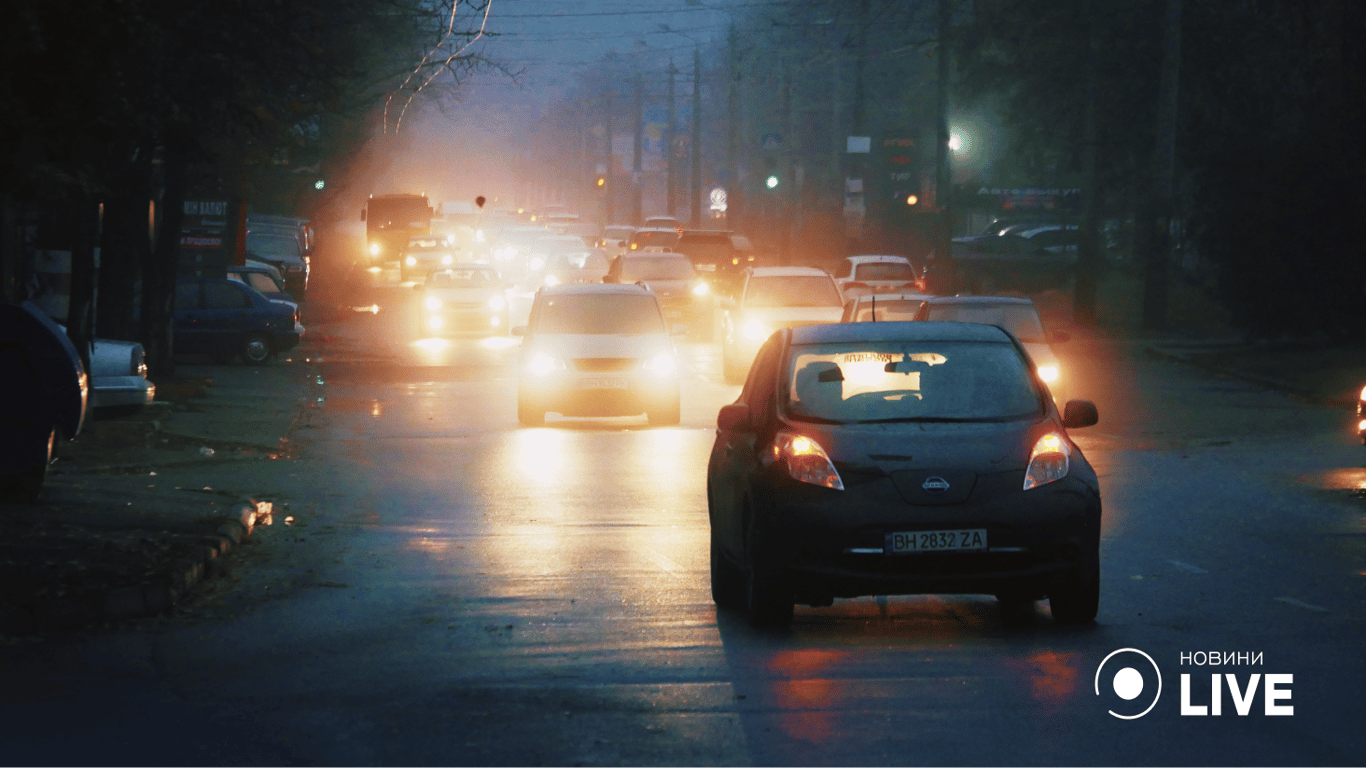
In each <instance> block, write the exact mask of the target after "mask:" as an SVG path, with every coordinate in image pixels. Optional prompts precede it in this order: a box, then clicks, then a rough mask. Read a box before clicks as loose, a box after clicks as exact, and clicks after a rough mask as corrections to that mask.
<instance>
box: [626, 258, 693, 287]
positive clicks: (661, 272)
mask: <svg viewBox="0 0 1366 768" xmlns="http://www.w3.org/2000/svg"><path fill="white" fill-rule="evenodd" d="M624 258H625V261H623V262H622V265H621V281H622V282H623V283H634V282H635V281H637V280H691V279H692V278H694V277H695V276H696V275H697V273H696V272H695V271H694V270H693V267H692V262H691V261H688V260H687V259H685V258H683V257H682V256H626V257H624Z"/></svg>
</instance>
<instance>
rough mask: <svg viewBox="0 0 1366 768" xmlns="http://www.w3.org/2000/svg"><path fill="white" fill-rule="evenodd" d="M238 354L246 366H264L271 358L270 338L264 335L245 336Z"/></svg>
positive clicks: (252, 334)
mask: <svg viewBox="0 0 1366 768" xmlns="http://www.w3.org/2000/svg"><path fill="white" fill-rule="evenodd" d="M238 354H240V355H241V356H242V362H244V363H246V364H247V365H265V364H266V363H267V362H268V361H269V360H270V358H271V351H270V338H269V337H267V336H266V335H265V334H264V333H251V334H247V337H246V338H245V339H243V340H242V349H241V351H239V352H238Z"/></svg>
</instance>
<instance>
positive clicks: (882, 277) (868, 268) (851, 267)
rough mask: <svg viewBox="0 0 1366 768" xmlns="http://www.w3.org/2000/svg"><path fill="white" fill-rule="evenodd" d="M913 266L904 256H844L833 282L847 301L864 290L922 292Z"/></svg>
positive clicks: (923, 285) (918, 277) (923, 287)
mask: <svg viewBox="0 0 1366 768" xmlns="http://www.w3.org/2000/svg"><path fill="white" fill-rule="evenodd" d="M920 278H921V276H920V274H919V272H918V271H917V270H916V268H915V265H914V264H912V263H911V260H910V259H908V258H906V257H905V256H874V255H863V256H848V257H845V259H844V263H843V266H842V267H841V268H840V270H839V274H838V275H837V276H836V277H835V282H836V283H838V284H839V287H840V293H841V294H843V295H844V299H845V300H846V301H848V300H849V299H852V298H854V297H855V296H858V295H861V294H866V293H892V292H896V291H914V292H917V293H923V292H924V290H925V284H924V282H923V281H922V280H921V279H920Z"/></svg>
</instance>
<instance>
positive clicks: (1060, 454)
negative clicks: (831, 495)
mask: <svg viewBox="0 0 1366 768" xmlns="http://www.w3.org/2000/svg"><path fill="white" fill-rule="evenodd" d="M1071 455H1072V449H1071V448H1070V447H1068V445H1067V441H1066V440H1065V439H1063V437H1062V436H1061V435H1058V434H1057V433H1053V432H1050V433H1048V434H1046V435H1044V436H1043V437H1041V438H1039V440H1038V441H1037V442H1036V443H1035V444H1034V449H1033V450H1032V451H1030V454H1029V467H1028V468H1027V469H1026V470H1025V480H1024V489H1023V490H1026V491H1027V490H1029V489H1031V488H1037V487H1039V486H1041V485H1047V484H1048V483H1051V482H1054V481H1055V480H1061V479H1063V478H1064V477H1067V473H1068V471H1069V470H1070V468H1071ZM768 458H769V463H772V462H777V461H782V462H784V463H785V464H786V465H787V474H788V475H789V476H790V477H791V478H792V479H793V480H797V481H800V482H803V483H811V484H812V485H819V486H822V487H825V488H831V489H834V490H837V491H842V490H844V481H843V480H841V479H840V474H839V472H838V471H836V470H835V465H834V463H832V462H831V461H830V456H829V454H827V453H826V452H825V449H824V448H822V447H821V446H820V444H819V443H817V442H816V441H815V440H812V439H811V438H809V437H806V436H804V435H798V434H793V433H791V432H779V433H778V434H777V435H776V436H774V438H773V443H772V444H771V445H770V446H769V451H768Z"/></svg>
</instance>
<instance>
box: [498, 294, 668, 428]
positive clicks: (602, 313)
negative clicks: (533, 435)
mask: <svg viewBox="0 0 1366 768" xmlns="http://www.w3.org/2000/svg"><path fill="white" fill-rule="evenodd" d="M680 330H681V329H680ZM512 332H513V334H514V335H518V336H522V337H524V338H523V340H522V351H521V357H520V361H519V367H518V378H517V420H518V421H520V422H521V423H522V424H524V425H527V426H536V425H539V424H543V423H544V422H545V414H546V412H547V411H552V412H555V413H559V414H562V415H564V416H633V415H636V414H639V413H642V412H643V413H645V415H646V418H647V419H648V420H649V422H650V424H651V425H654V426H668V425H674V424H677V423H678V422H679V419H680V414H681V411H680V397H679V371H678V367H679V366H678V356H677V353H676V352H675V350H674V345H673V338H672V334H671V331H670V329H669V324H668V322H667V321H666V320H665V319H664V310H663V308H662V307H660V305H659V299H658V297H656V296H655V294H654V293H653V292H652V291H651V290H650V289H649V288H647V287H646V286H643V285H634V284H633V285H620V284H612V283H574V284H569V285H555V286H546V287H544V288H541V289H540V290H539V291H538V292H537V293H536V298H535V300H534V301H533V302H532V305H531V315H530V318H529V319H528V321H527V324H526V325H525V326H517V327H515V328H513V329H512Z"/></svg>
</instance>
